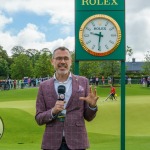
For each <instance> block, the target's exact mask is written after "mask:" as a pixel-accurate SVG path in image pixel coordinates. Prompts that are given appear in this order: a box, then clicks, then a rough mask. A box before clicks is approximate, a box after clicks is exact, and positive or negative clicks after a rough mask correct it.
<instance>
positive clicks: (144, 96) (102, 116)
mask: <svg viewBox="0 0 150 150" xmlns="http://www.w3.org/2000/svg"><path fill="white" fill-rule="evenodd" d="M116 88H117V94H118V95H120V87H116ZM37 90H38V88H31V89H17V90H10V91H0V116H1V117H2V118H3V121H4V124H5V131H4V135H3V137H2V139H1V140H0V150H38V149H39V150H40V146H41V140H42V135H43V130H44V126H38V125H37V124H36V122H35V119H34V115H35V101H36V94H37ZM97 91H98V95H99V96H100V100H99V101H98V107H99V111H98V113H97V116H96V118H95V119H94V120H93V121H92V122H86V126H87V131H88V135H89V140H90V145H91V148H90V149H91V150H101V149H102V150H120V96H118V100H117V101H115V102H112V101H108V102H103V100H104V99H105V98H106V97H107V95H108V93H109V91H110V88H109V87H100V86H99V87H98V88H97ZM149 108H150V88H144V87H141V86H140V85H132V87H128V86H126V150H149V148H150V142H149V141H150V125H149V120H150V115H149V114H150V109H149Z"/></svg>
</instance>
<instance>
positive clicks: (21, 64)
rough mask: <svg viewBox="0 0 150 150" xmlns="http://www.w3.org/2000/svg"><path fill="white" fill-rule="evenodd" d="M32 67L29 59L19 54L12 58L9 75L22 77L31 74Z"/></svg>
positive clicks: (15, 77)
mask: <svg viewBox="0 0 150 150" xmlns="http://www.w3.org/2000/svg"><path fill="white" fill-rule="evenodd" d="M32 71H33V67H32V63H31V60H30V59H29V57H28V56H27V55H25V54H20V55H19V56H18V57H15V58H14V63H13V64H12V65H11V77H12V78H13V79H22V78H23V77H28V76H29V77H30V76H31V75H32Z"/></svg>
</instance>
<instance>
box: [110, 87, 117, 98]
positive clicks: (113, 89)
mask: <svg viewBox="0 0 150 150" xmlns="http://www.w3.org/2000/svg"><path fill="white" fill-rule="evenodd" d="M110 88H111V90H110V94H111V99H112V100H113V99H115V100H116V97H115V94H116V89H115V87H113V85H110Z"/></svg>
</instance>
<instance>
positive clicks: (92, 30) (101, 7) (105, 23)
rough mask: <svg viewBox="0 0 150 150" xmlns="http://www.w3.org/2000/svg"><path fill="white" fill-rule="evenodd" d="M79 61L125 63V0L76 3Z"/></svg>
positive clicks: (77, 57) (93, 0) (76, 36)
mask: <svg viewBox="0 0 150 150" xmlns="http://www.w3.org/2000/svg"><path fill="white" fill-rule="evenodd" d="M75 11H76V12H75V51H76V53H75V59H76V61H80V60H125V5H124V1H123V0H76V1H75Z"/></svg>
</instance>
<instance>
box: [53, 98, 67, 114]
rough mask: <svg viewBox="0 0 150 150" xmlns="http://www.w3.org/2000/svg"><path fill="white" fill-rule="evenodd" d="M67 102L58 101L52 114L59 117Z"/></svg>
mask: <svg viewBox="0 0 150 150" xmlns="http://www.w3.org/2000/svg"><path fill="white" fill-rule="evenodd" d="M64 104H65V101H60V100H57V101H56V103H55V106H54V107H53V108H52V114H53V115H57V114H58V113H59V112H61V111H62V110H64Z"/></svg>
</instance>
